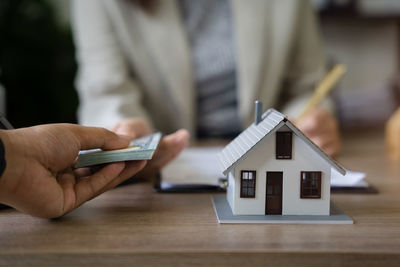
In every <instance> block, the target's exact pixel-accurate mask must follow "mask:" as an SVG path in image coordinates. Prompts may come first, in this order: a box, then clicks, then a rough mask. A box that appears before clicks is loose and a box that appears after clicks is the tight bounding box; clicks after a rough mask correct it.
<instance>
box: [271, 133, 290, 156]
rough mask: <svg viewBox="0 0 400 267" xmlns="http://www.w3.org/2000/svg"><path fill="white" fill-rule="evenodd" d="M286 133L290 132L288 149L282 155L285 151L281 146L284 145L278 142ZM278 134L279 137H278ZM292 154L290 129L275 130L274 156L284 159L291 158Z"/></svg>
mask: <svg viewBox="0 0 400 267" xmlns="http://www.w3.org/2000/svg"><path fill="white" fill-rule="evenodd" d="M286 134H290V149H289V150H288V152H289V153H288V155H284V154H285V153H284V152H286V151H285V149H284V148H283V147H284V145H283V144H282V143H280V142H279V141H280V140H283V138H284V136H285V135H286ZM278 136H279V137H278ZM292 156H293V133H292V132H291V131H282V132H276V137H275V158H276V159H280V160H282V159H283V160H285V159H292Z"/></svg>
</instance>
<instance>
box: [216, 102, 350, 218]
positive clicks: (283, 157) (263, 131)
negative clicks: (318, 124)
mask: <svg viewBox="0 0 400 267" xmlns="http://www.w3.org/2000/svg"><path fill="white" fill-rule="evenodd" d="M260 104H261V103H256V112H255V121H254V123H253V124H252V125H251V126H250V127H248V128H247V129H246V130H244V131H243V132H242V133H241V134H240V135H239V136H238V137H236V138H235V139H234V140H233V141H232V142H231V143H229V144H228V145H227V146H226V147H225V148H224V149H223V150H222V152H221V153H220V154H219V156H218V158H219V163H220V166H221V167H222V170H223V173H224V175H227V176H228V188H227V200H228V203H229V206H230V207H231V209H232V213H233V215H265V214H266V215H270V214H271V215H272V214H280V215H329V214H330V180H331V169H332V168H335V169H336V170H337V171H338V172H339V173H341V174H343V175H344V174H345V173H346V171H345V169H344V168H343V167H341V166H340V165H339V164H338V163H336V162H335V161H334V160H333V159H331V158H330V157H329V156H328V155H326V154H325V153H324V152H323V151H322V150H321V149H320V148H319V147H318V146H316V145H315V144H314V143H313V142H312V141H311V140H310V139H308V138H307V137H306V136H305V135H304V134H303V133H302V132H301V131H300V130H299V129H298V128H296V126H294V125H293V123H291V122H290V121H289V120H288V119H287V118H286V117H285V116H284V115H283V114H281V113H279V112H278V111H276V110H274V109H269V110H268V111H266V112H265V113H264V114H261V109H262V107H261V106H260Z"/></svg>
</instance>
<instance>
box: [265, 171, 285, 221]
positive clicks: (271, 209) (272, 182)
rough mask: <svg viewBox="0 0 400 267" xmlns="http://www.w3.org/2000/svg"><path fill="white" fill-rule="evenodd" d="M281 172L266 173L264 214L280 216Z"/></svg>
mask: <svg viewBox="0 0 400 267" xmlns="http://www.w3.org/2000/svg"><path fill="white" fill-rule="evenodd" d="M282 176H283V172H267V188H266V196H265V214H268V215H271V214H282Z"/></svg>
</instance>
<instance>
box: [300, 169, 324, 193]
mask: <svg viewBox="0 0 400 267" xmlns="http://www.w3.org/2000/svg"><path fill="white" fill-rule="evenodd" d="M300 179H301V189H300V196H301V198H321V172H301V178H300Z"/></svg>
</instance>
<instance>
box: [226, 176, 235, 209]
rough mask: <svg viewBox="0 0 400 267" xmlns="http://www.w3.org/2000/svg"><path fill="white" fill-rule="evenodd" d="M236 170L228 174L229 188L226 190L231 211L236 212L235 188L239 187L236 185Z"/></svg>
mask: <svg viewBox="0 0 400 267" xmlns="http://www.w3.org/2000/svg"><path fill="white" fill-rule="evenodd" d="M234 172H235V169H233V170H231V171H230V172H229V173H228V188H227V190H226V198H227V200H228V203H229V206H230V207H231V210H234V209H235V208H234V197H235V187H237V185H236V184H235V174H234Z"/></svg>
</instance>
